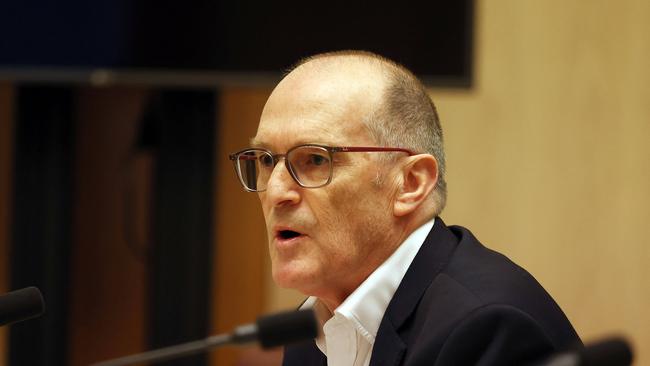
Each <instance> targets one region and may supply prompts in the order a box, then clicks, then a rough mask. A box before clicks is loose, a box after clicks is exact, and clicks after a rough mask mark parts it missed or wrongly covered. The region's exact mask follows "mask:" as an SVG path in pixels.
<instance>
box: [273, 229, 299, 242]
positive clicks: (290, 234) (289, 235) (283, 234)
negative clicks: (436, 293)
mask: <svg viewBox="0 0 650 366" xmlns="http://www.w3.org/2000/svg"><path fill="white" fill-rule="evenodd" d="M301 235H302V234H301V233H299V232H297V231H293V230H280V231H278V233H277V237H278V238H280V239H282V240H289V239H293V238H297V237H299V236H301Z"/></svg>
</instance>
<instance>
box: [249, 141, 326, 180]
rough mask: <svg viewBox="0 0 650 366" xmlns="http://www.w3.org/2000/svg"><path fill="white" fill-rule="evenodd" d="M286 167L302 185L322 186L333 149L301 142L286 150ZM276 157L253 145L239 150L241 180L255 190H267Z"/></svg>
mask: <svg viewBox="0 0 650 366" xmlns="http://www.w3.org/2000/svg"><path fill="white" fill-rule="evenodd" d="M286 159H287V160H286V161H287V162H288V166H287V168H288V169H289V171H290V173H291V175H292V176H293V177H294V179H295V180H296V181H297V182H298V183H299V184H300V185H302V186H303V187H310V188H315V187H320V186H323V185H325V184H327V183H328V181H329V180H330V175H331V172H332V168H331V161H330V160H331V158H330V153H329V152H328V151H327V149H325V148H322V147H319V146H299V147H296V148H294V149H291V150H290V151H289V152H288V153H287V157H286ZM276 164H277V161H276V158H275V157H273V156H272V155H271V154H270V153H269V152H268V151H265V150H257V149H251V150H248V151H245V152H242V153H241V154H239V156H238V159H237V169H238V173H239V175H240V177H241V180H242V183H244V185H245V186H246V188H247V189H249V190H252V191H263V190H266V187H267V184H268V181H269V179H270V177H271V173H272V172H273V169H274V167H275V165H276Z"/></svg>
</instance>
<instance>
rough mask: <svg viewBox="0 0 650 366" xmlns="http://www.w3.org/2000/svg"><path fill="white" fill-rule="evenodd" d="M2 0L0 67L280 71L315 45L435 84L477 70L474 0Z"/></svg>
mask: <svg viewBox="0 0 650 366" xmlns="http://www.w3.org/2000/svg"><path fill="white" fill-rule="evenodd" d="M2 8H3V9H0V31H1V32H2V36H1V37H0V69H5V70H8V69H11V70H18V71H20V70H26V69H29V70H39V69H48V70H61V69H64V70H71V69H84V70H90V69H97V68H102V69H110V70H117V71H119V70H167V71H170V70H171V71H177V72H178V71H191V72H196V71H207V72H219V73H222V74H233V75H237V74H249V75H250V74H253V75H254V74H260V75H277V77H278V78H279V77H280V75H281V74H282V72H283V71H284V70H286V69H287V68H288V67H290V66H291V65H292V64H293V63H295V62H296V61H298V60H299V59H301V58H303V57H305V56H308V55H312V54H315V53H320V52H325V51H333V50H342V49H362V50H368V51H373V52H376V53H379V54H382V55H384V56H387V57H389V58H391V59H394V60H396V61H398V62H400V63H402V64H404V65H405V66H407V67H408V68H410V69H411V70H413V71H414V72H415V73H416V74H417V75H418V76H420V77H421V78H423V79H424V80H425V82H427V83H428V84H430V85H442V86H448V85H451V86H469V85H470V84H471V80H472V34H473V8H474V4H473V1H472V0H454V1H442V0H429V1H418V2H412V3H409V2H399V1H392V2H390V3H388V2H366V1H338V0H334V1H324V2H316V1H286V0H285V1H238V0H185V1H166V2H165V1H159V0H156V1H154V0H93V1H87V0H61V1H48V0H32V1H18V0H12V1H8V2H5V3H4V4H3V6H2Z"/></svg>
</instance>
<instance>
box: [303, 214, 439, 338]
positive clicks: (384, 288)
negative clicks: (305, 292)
mask: <svg viewBox="0 0 650 366" xmlns="http://www.w3.org/2000/svg"><path fill="white" fill-rule="evenodd" d="M434 221H435V219H431V220H430V221H428V222H426V223H425V224H424V225H422V226H420V227H419V228H417V229H416V230H415V231H413V232H412V233H411V234H410V235H409V236H408V237H407V238H406V240H405V241H404V242H403V243H402V244H401V245H400V246H399V247H398V248H397V249H396V250H395V252H393V254H391V256H390V257H388V259H386V260H385V261H384V263H382V264H381V265H380V266H379V267H377V269H375V271H373V272H372V273H371V274H370V276H368V278H366V280H365V281H363V282H362V283H361V285H359V287H357V289H356V290H354V292H352V294H350V295H349V296H348V297H347V298H346V299H345V300H344V301H343V303H342V304H341V305H339V307H338V308H336V309H335V310H334V314H338V315H341V316H343V317H345V318H346V319H347V320H348V321H350V322H351V323H353V324H354V326H355V328H356V329H357V331H358V332H359V334H361V335H362V336H363V337H364V338H366V339H367V340H368V341H369V342H370V343H371V344H372V343H374V341H375V337H376V336H377V331H378V330H379V324H380V323H381V320H382V318H383V316H384V313H385V312H386V308H387V307H388V304H389V303H390V300H391V299H392V298H393V295H394V294H395V291H396V290H397V287H398V286H399V284H400V283H401V282H402V279H403V278H404V275H405V274H406V271H407V270H408V268H409V266H410V265H411V262H412V261H413V259H414V258H415V256H416V254H417V253H418V251H419V250H420V247H421V246H422V243H424V240H425V239H426V237H427V235H428V233H429V231H431V228H432V227H433V224H434ZM309 307H312V308H314V310H315V312H316V316H317V318H318V319H319V322H320V325H321V329H322V326H323V324H324V323H325V322H326V321H327V320H328V319H329V318H331V317H332V316H333V315H334V314H332V313H330V312H329V310H328V309H327V307H326V306H325V305H324V304H323V303H322V302H320V300H318V299H317V298H316V297H313V296H311V297H309V298H308V299H307V301H305V303H304V304H303V305H302V306H301V309H302V308H309ZM317 343H320V342H317ZM319 346H320V345H319Z"/></svg>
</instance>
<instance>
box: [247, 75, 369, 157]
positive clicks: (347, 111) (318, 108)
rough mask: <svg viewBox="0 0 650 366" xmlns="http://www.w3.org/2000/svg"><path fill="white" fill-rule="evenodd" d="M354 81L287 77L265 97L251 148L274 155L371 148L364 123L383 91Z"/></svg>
mask: <svg viewBox="0 0 650 366" xmlns="http://www.w3.org/2000/svg"><path fill="white" fill-rule="evenodd" d="M354 76H355V75H344V73H338V74H333V73H317V74H315V75H310V74H307V75H298V76H294V75H291V74H290V75H289V76H288V77H287V78H285V79H284V80H283V81H282V82H281V83H280V84H279V85H278V86H277V87H276V89H275V90H274V91H273V93H272V94H271V96H270V97H269V99H268V101H267V103H266V105H265V107H264V111H263V112H262V116H261V118H260V124H259V126H258V130H257V135H256V136H255V137H254V138H253V139H252V142H253V143H254V144H256V145H261V146H265V147H269V148H275V149H278V148H290V147H292V146H295V145H297V144H300V143H322V144H328V145H349V144H360V143H369V135H368V131H367V129H366V127H365V122H366V121H367V119H368V118H369V117H370V115H371V113H372V112H373V110H374V109H375V108H376V106H377V104H378V103H379V102H380V97H381V88H380V84H379V83H378V82H377V81H376V80H367V79H368V78H366V80H364V79H360V78H358V77H357V78H355V77H354Z"/></svg>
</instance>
